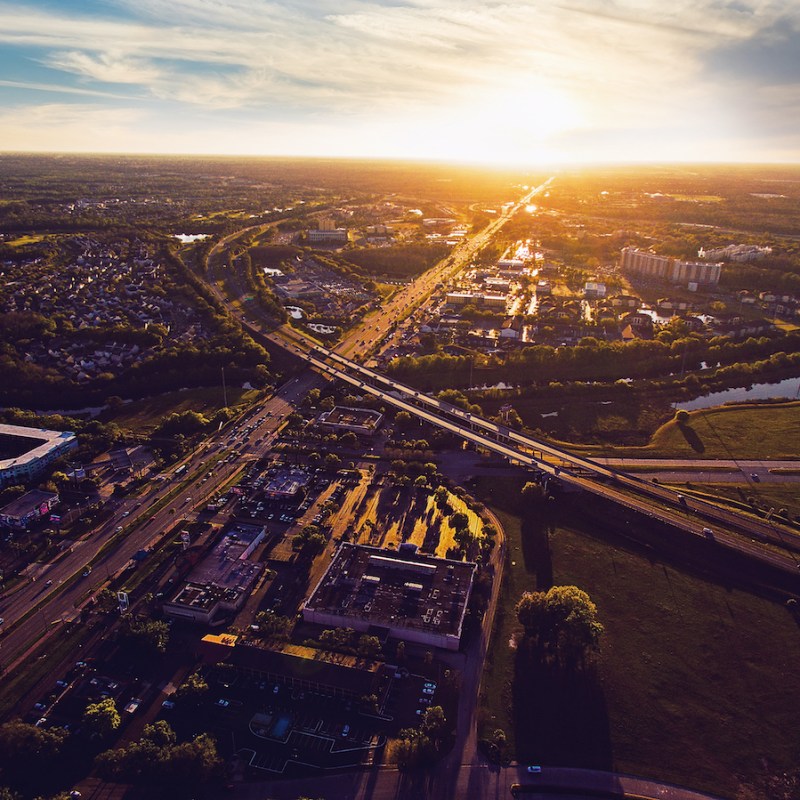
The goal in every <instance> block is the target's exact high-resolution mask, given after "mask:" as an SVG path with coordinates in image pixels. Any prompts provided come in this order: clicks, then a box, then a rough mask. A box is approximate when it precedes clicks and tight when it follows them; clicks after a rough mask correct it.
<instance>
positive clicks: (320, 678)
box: [201, 634, 395, 702]
mask: <svg viewBox="0 0 800 800" xmlns="http://www.w3.org/2000/svg"><path fill="white" fill-rule="evenodd" d="M201 652H202V654H203V658H204V660H205V661H206V662H208V663H210V664H220V663H223V664H229V665H230V666H232V667H233V668H235V669H236V671H237V672H239V673H241V674H243V675H246V676H248V677H251V678H255V679H256V680H263V681H267V682H268V683H271V684H279V685H281V686H287V687H288V688H290V689H292V690H297V691H303V692H317V693H318V694H321V695H326V696H329V697H343V698H346V699H350V700H360V699H361V698H362V697H364V695H373V694H374V695H375V696H376V697H378V698H379V702H380V698H382V697H383V696H384V695H385V694H386V691H387V689H388V688H389V686H390V685H391V680H392V677H393V675H394V672H395V668H394V667H387V666H386V665H385V664H383V663H382V662H379V661H373V660H371V659H364V658H358V657H357V656H353V655H346V654H342V653H329V652H326V651H323V650H317V649H316V648H312V647H304V646H302V645H293V644H284V645H282V646H280V645H278V646H275V647H270V648H267V647H263V646H260V645H258V644H256V643H253V642H250V641H247V640H246V639H244V638H242V637H238V636H234V635H231V634H222V635H208V636H204V637H203V640H202V643H201Z"/></svg>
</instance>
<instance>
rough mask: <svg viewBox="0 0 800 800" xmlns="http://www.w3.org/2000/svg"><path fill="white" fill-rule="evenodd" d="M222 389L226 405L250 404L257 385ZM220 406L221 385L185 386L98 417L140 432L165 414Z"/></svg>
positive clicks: (206, 411) (205, 412) (210, 412)
mask: <svg viewBox="0 0 800 800" xmlns="http://www.w3.org/2000/svg"><path fill="white" fill-rule="evenodd" d="M226 391H227V396H228V407H230V408H236V407H237V406H247V405H250V403H253V402H254V401H255V400H256V398H258V396H259V394H260V392H259V391H258V390H257V389H242V388H240V387H236V386H233V387H228V388H227V390H226ZM223 407H224V397H223V392H222V386H215V387H210V388H205V389H186V390H179V391H175V392H165V393H164V394H162V395H158V396H157V397H148V398H146V399H144V400H135V401H133V402H132V403H126V404H125V405H122V406H119V408H116V409H113V410H110V411H107V412H105V413H104V414H103V416H102V420H103V421H104V422H115V423H116V424H117V425H119V426H120V428H125V429H127V430H131V431H134V432H136V433H140V434H142V433H149V432H152V431H153V430H155V428H156V427H157V426H158V424H159V423H160V422H161V421H162V420H163V418H164V417H166V416H167V415H168V414H180V413H182V412H184V411H196V412H197V413H198V414H203V415H204V416H206V417H212V416H213V415H214V414H215V413H216V412H217V411H219V410H220V409H221V408H223Z"/></svg>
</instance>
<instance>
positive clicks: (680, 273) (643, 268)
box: [620, 247, 722, 286]
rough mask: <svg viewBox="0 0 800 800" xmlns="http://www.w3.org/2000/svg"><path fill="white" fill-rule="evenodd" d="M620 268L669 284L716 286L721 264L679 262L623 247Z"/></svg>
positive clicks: (637, 249) (678, 260)
mask: <svg viewBox="0 0 800 800" xmlns="http://www.w3.org/2000/svg"><path fill="white" fill-rule="evenodd" d="M620 266H621V267H622V271H623V272H628V273H631V274H633V275H645V276H647V277H650V278H656V279H658V280H663V281H669V282H670V283H682V284H686V285H688V284H690V283H691V284H697V285H698V286H716V285H717V284H718V283H719V279H720V275H721V274H722V265H721V264H711V263H708V262H705V261H681V260H680V259H679V258H672V257H671V256H659V255H656V254H655V253H650V252H648V251H646V250H640V249H639V248H638V247H625V248H623V250H622V258H621V259H620Z"/></svg>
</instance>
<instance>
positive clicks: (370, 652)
mask: <svg viewBox="0 0 800 800" xmlns="http://www.w3.org/2000/svg"><path fill="white" fill-rule="evenodd" d="M356 652H357V653H358V655H360V656H361V657H362V658H375V657H376V656H378V655H379V654H380V652H381V640H380V639H379V638H378V637H377V636H369V635H368V634H366V633H365V634H362V635H361V636H359V637H358V647H357V648H356Z"/></svg>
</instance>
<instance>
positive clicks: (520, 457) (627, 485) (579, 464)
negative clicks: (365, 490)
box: [212, 177, 800, 574]
mask: <svg viewBox="0 0 800 800" xmlns="http://www.w3.org/2000/svg"><path fill="white" fill-rule="evenodd" d="M552 181H553V178H552V177H551V178H548V180H546V181H545V182H543V183H542V184H540V185H539V186H536V187H534V188H533V189H531V190H530V191H529V192H528V193H527V194H526V195H525V197H523V198H522V199H521V200H520V201H518V202H517V203H515V204H513V205H511V206H508V207H507V208H505V209H504V211H503V213H502V214H501V215H500V216H499V217H498V218H497V219H496V220H494V221H493V222H492V223H491V224H490V225H489V226H487V228H485V229H484V230H483V231H481V232H480V233H478V234H476V235H475V236H474V237H472V238H471V239H469V240H467V241H465V242H463V243H462V244H461V245H459V247H458V248H456V249H455V250H454V251H453V253H451V255H450V256H449V257H448V258H446V259H444V260H443V261H442V262H440V263H439V264H438V265H437V266H436V267H434V268H433V269H432V270H429V271H428V272H426V273H425V274H424V275H422V276H420V277H419V278H418V279H417V280H415V281H413V282H412V283H410V284H409V285H408V286H406V287H404V288H403V289H402V290H401V291H399V292H398V293H397V294H395V295H394V296H393V298H392V300H391V301H390V302H388V303H387V304H385V305H384V307H383V308H382V309H381V310H380V311H379V312H377V313H375V314H373V315H370V316H369V317H367V318H366V319H365V320H364V322H363V324H362V325H361V326H359V327H358V328H356V329H355V330H354V331H353V332H351V333H350V334H348V335H346V336H345V337H344V339H343V340H342V341H341V342H340V343H339V344H338V345H337V346H336V348H335V349H331V348H326V347H323V346H322V345H318V344H316V343H313V342H312V341H311V340H310V339H309V338H308V337H306V336H305V335H304V334H302V333H301V332H299V331H297V330H295V329H294V328H292V327H290V326H288V325H283V326H281V327H279V328H277V329H271V330H265V329H264V326H263V325H262V324H259V323H258V322H255V323H253V322H247V321H243V325H244V327H245V328H246V329H247V330H248V331H249V332H250V333H251V334H252V335H254V336H255V337H257V338H266V339H269V340H270V341H271V342H272V343H274V344H276V345H278V346H281V347H283V348H286V349H288V350H289V351H290V352H292V353H293V354H294V355H296V356H297V357H299V358H304V359H306V361H307V363H308V364H309V365H310V366H313V367H315V368H316V369H317V370H318V371H319V372H320V373H322V374H325V375H327V376H328V377H330V378H335V379H339V380H342V381H345V382H347V383H350V384H351V385H352V386H354V387H355V388H358V389H360V390H362V391H366V392H368V393H370V394H373V395H375V396H377V397H380V398H381V400H382V401H383V402H386V403H388V404H391V405H393V406H394V407H395V408H397V409H402V410H405V411H408V412H409V413H410V414H412V415H413V416H415V417H417V418H418V419H422V420H425V421H427V422H429V423H431V424H433V425H437V426H438V427H440V428H443V429H445V430H448V431H450V432H451V433H453V434H455V435H457V436H460V437H461V438H462V439H465V440H467V441H469V442H472V443H473V444H475V445H476V446H478V447H480V448H483V449H485V450H488V451H490V452H492V453H495V454H497V455H499V456H502V457H503V458H506V459H508V460H509V462H510V463H514V464H519V465H522V466H525V467H527V468H531V469H536V470H539V471H541V472H544V473H547V474H548V475H550V476H551V477H553V478H558V480H559V481H560V482H561V483H562V484H564V485H566V486H568V487H572V488H574V489H581V490H584V491H587V492H591V493H594V494H596V495H600V496H602V497H604V498H606V499H608V500H612V501H614V502H616V503H619V504H621V505H623V506H625V507H627V508H630V509H634V510H636V511H638V512H639V513H641V514H643V515H645V516H646V517H649V518H651V519H654V520H660V521H662V522H664V523H666V524H668V525H671V526H674V527H676V528H679V529H681V530H684V531H687V532H690V533H693V534H695V535H697V536H708V531H709V529H710V530H711V532H712V536H713V538H714V540H715V541H716V542H717V543H718V544H720V545H726V546H729V547H731V548H732V549H735V550H737V551H739V552H741V553H745V554H747V555H749V556H751V557H753V558H757V559H759V560H761V561H762V562H766V563H769V564H771V565H772V566H774V567H778V568H779V569H782V570H785V571H791V572H793V573H794V574H798V555H797V554H798V553H800V537H798V536H797V534H796V533H794V532H793V531H791V530H789V529H787V528H785V527H783V526H781V525H779V524H778V523H776V522H775V521H773V520H759V519H756V518H753V517H748V516H745V515H743V514H739V513H736V512H735V511H733V510H730V509H726V508H722V507H720V506H717V505H715V504H713V503H710V502H707V501H705V500H702V499H699V498H695V497H689V496H683V495H682V494H680V493H679V492H677V491H675V490H672V489H669V488H666V487H664V486H662V485H660V484H658V483H653V481H652V480H649V479H648V478H647V477H643V476H640V475H637V474H630V473H626V472H624V471H621V470H619V469H615V468H613V467H611V466H609V465H607V464H605V463H603V462H601V461H598V460H594V459H590V458H587V457H584V456H580V455H576V454H574V453H571V452H569V451H567V450H565V449H563V448H560V447H557V446H555V445H553V444H551V443H549V442H546V441H543V440H540V439H536V438H534V437H532V436H529V435H526V434H522V433H520V432H518V431H515V430H513V429H510V428H508V427H506V426H504V425H500V424H498V423H496V422H493V421H491V420H487V419H484V418H482V417H480V416H477V415H474V414H471V413H470V412H467V411H465V410H464V409H461V408H458V407H456V406H454V405H452V404H450V403H446V402H444V401H441V400H439V399H437V398H435V397H431V396H429V395H426V394H425V393H423V392H419V391H417V390H415V389H414V388H413V387H410V386H408V385H406V384H403V383H401V382H400V381H397V380H394V379H391V378H388V377H386V376H385V375H383V374H381V373H380V372H378V371H377V370H375V369H372V368H370V367H368V366H365V365H364V364H362V363H360V360H361V357H362V356H363V354H364V353H366V352H367V351H368V350H369V349H370V348H371V347H372V345H373V343H374V342H375V341H379V340H381V339H383V338H384V337H385V336H386V335H387V334H388V332H389V331H390V329H391V327H392V325H393V324H394V323H395V322H396V320H398V319H402V318H404V317H406V316H408V315H409V313H411V312H412V311H413V310H414V309H415V308H416V307H417V306H418V305H419V303H420V302H422V300H424V299H425V298H426V297H428V296H429V294H430V293H431V292H432V291H433V290H434V288H435V286H436V284H438V283H440V282H441V281H443V280H446V279H447V278H448V277H450V276H451V275H453V274H455V273H457V272H458V271H460V270H461V269H463V268H464V266H466V265H467V264H468V263H470V261H471V260H472V259H473V258H474V256H475V254H476V253H478V252H479V251H480V250H481V249H482V248H483V247H484V246H485V245H486V244H487V243H488V242H489V241H491V239H492V237H493V236H495V235H496V234H497V232H498V231H499V230H500V229H501V227H502V226H503V225H504V224H505V222H507V221H508V220H509V219H511V218H512V217H513V216H514V214H516V213H517V212H518V211H519V210H520V209H521V208H523V207H524V206H525V205H527V204H528V203H530V201H531V200H532V199H533V198H534V197H535V196H536V195H537V194H540V193H541V192H543V191H545V190H546V189H547V187H548V186H550V184H551V183H552ZM212 289H214V290H215V291H216V292H217V294H218V296H219V297H220V299H221V300H223V301H224V302H227V303H228V304H229V307H230V308H231V311H233V312H234V313H236V312H237V309H236V308H235V307H231V306H230V300H229V299H228V298H225V297H224V296H223V295H222V293H221V292H220V291H219V289H218V288H217V287H215V286H213V284H212ZM348 354H350V355H348ZM765 543H767V544H769V545H770V546H771V547H770V548H765V547H764V546H763V545H764V544H765Z"/></svg>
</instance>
